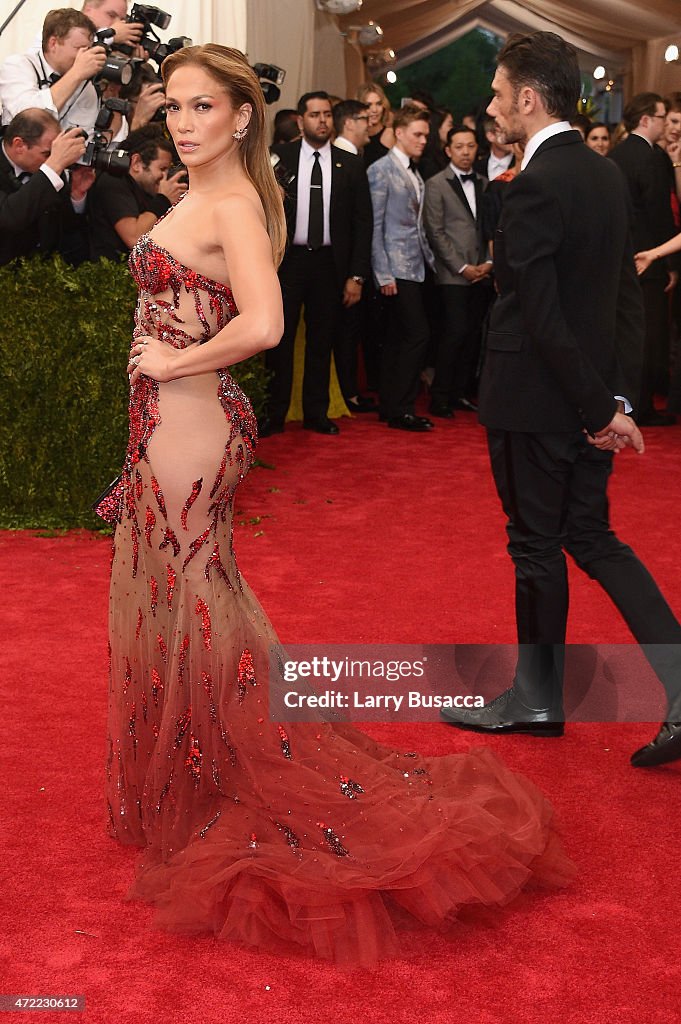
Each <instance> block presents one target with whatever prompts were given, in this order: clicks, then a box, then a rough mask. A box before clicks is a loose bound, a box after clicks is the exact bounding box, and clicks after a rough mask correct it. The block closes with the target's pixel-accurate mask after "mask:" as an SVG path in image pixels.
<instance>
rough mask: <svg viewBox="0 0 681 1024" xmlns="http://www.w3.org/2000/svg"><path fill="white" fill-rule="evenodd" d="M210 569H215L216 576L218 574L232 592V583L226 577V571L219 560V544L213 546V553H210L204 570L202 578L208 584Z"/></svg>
mask: <svg viewBox="0 0 681 1024" xmlns="http://www.w3.org/2000/svg"><path fill="white" fill-rule="evenodd" d="M211 569H215V570H216V572H217V574H218V576H219V577H220V579H221V580H222V581H223V583H226V584H227V586H228V587H229V589H230V590H232V591H233V590H234V587H233V586H232V581H231V580H230V578H229V576H228V575H227V571H226V569H225V567H224V565H223V564H222V559H221V558H220V545H219V544H216V545H215V547H214V548H213V551H212V553H211V556H210V558H209V559H208V561H207V562H206V568H205V570H204V576H205V577H206V581H207V582H208V583H210V574H211Z"/></svg>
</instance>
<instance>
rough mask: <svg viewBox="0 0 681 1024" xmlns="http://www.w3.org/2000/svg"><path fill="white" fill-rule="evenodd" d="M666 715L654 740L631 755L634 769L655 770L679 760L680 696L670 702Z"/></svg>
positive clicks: (680, 744) (680, 729) (680, 743)
mask: <svg viewBox="0 0 681 1024" xmlns="http://www.w3.org/2000/svg"><path fill="white" fill-rule="evenodd" d="M667 714H668V720H667V721H666V722H663V723H662V725H661V726H660V731H659V732H658V734H657V736H656V737H655V739H654V740H651V741H650V743H647V744H646V745H645V747H641V749H640V750H637V751H636V753H635V754H632V755H631V763H632V765H633V766H634V768H655V767H656V766H657V765H659V764H669V762H670V761H678V760H680V759H681V695H679V696H678V697H676V698H675V700H673V701H671V703H670V705H669V711H668V713H667Z"/></svg>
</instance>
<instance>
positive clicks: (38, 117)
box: [5, 107, 59, 146]
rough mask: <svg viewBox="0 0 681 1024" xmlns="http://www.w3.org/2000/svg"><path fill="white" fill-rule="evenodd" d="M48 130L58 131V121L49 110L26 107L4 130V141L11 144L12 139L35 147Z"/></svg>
mask: <svg viewBox="0 0 681 1024" xmlns="http://www.w3.org/2000/svg"><path fill="white" fill-rule="evenodd" d="M48 128H56V129H57V131H59V121H58V120H57V118H56V117H55V116H54V114H51V113H50V111H49V110H41V108H40V107H28V108H27V109H26V110H22V111H21V113H20V114H17V115H16V117H13V118H12V120H11V121H10V123H9V124H8V125H7V127H6V129H5V141H6V142H7V143H9V145H11V144H12V142H13V141H14V139H21V141H22V142H25V143H26V145H27V146H35V145H36V144H37V143H38V142H40V140H41V139H42V137H43V135H44V133H45V132H46V131H47V129H48Z"/></svg>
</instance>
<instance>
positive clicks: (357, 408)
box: [345, 395, 378, 412]
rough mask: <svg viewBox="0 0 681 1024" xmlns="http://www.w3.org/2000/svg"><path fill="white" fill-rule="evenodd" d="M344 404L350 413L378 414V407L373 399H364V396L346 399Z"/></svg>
mask: <svg viewBox="0 0 681 1024" xmlns="http://www.w3.org/2000/svg"><path fill="white" fill-rule="evenodd" d="M345 404H346V405H347V407H348V409H349V410H350V412H378V406H377V405H376V403H375V402H374V400H373V398H365V397H364V395H355V397H354V398H346V399H345Z"/></svg>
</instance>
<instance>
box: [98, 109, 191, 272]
mask: <svg viewBox="0 0 681 1024" xmlns="http://www.w3.org/2000/svg"><path fill="white" fill-rule="evenodd" d="M123 148H124V149H126V150H127V152H128V153H129V155H130V170H129V171H128V173H127V174H126V175H125V176H124V177H116V176H114V175H112V174H108V173H106V172H105V173H103V174H100V176H99V177H98V179H97V181H96V183H95V187H94V188H93V190H92V194H91V198H90V201H89V209H90V226H91V251H92V256H93V258H94V259H98V258H99V257H100V256H104V257H105V258H106V259H111V260H115V259H120V257H121V255H122V254H125V253H128V252H129V251H130V250H131V249H132V247H133V245H134V244H135V242H136V241H137V240H138V238H140V237H141V235H143V234H144V233H145V232H146V231H150V230H151V228H152V227H153V226H154V224H155V223H156V221H157V220H158V218H159V217H161V216H162V215H163V214H164V213H165V212H166V211H167V210H168V209H169V208H170V207H171V206H173V205H174V204H175V203H176V202H177V201H178V199H179V198H180V196H181V195H182V194H183V193H184V192H186V190H187V186H186V183H185V177H186V171H185V170H184V168H183V169H182V170H180V171H178V172H177V173H176V174H173V175H172V176H171V177H170V178H168V177H166V175H167V172H168V170H169V168H170V165H171V163H172V160H173V148H172V145H171V143H170V142H169V141H168V140H167V139H166V137H165V136H164V135H163V132H162V130H161V128H160V126H159V125H152V124H150V125H145V126H144V127H143V128H138V129H137V130H136V131H134V132H131V133H130V135H129V136H128V138H127V139H126V140H125V142H124V143H123Z"/></svg>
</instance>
